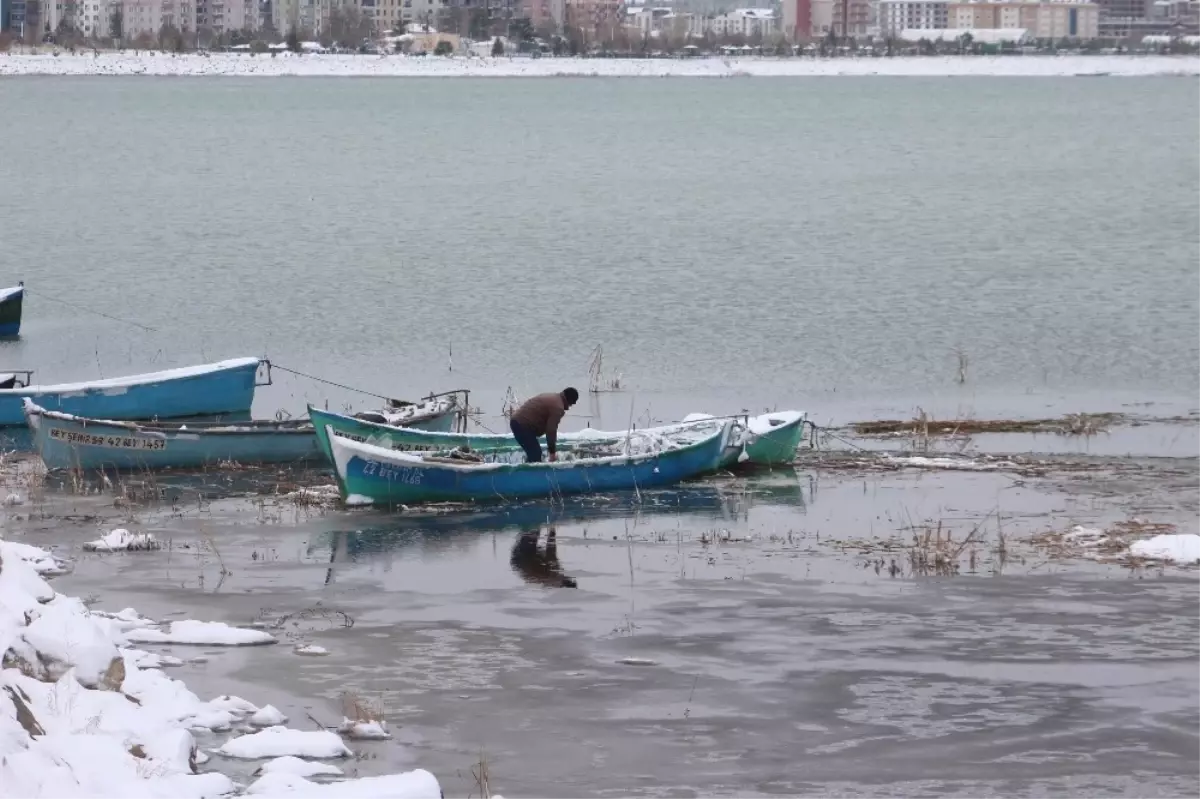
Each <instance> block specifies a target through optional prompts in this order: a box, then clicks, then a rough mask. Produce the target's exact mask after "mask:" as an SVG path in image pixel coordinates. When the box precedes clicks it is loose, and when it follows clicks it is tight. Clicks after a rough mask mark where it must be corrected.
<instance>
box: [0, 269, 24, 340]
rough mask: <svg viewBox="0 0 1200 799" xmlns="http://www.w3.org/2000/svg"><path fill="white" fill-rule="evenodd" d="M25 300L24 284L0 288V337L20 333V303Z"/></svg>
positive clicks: (14, 336)
mask: <svg viewBox="0 0 1200 799" xmlns="http://www.w3.org/2000/svg"><path fill="white" fill-rule="evenodd" d="M24 301H25V284H24V283H21V284H19V285H16V286H13V287H12V288H8V289H0V338H16V337H17V336H19V335H21V304H22V303H23V302H24Z"/></svg>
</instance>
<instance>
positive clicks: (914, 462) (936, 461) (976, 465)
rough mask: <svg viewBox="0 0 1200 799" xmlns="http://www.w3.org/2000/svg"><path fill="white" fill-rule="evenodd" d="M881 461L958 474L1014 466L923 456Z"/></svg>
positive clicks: (885, 458) (885, 457)
mask: <svg viewBox="0 0 1200 799" xmlns="http://www.w3.org/2000/svg"><path fill="white" fill-rule="evenodd" d="M881 460H882V462H883V463H885V464H890V465H893V466H901V467H902V466H908V467H911V468H914V469H946V470H948V471H959V472H994V471H996V470H997V469H1000V468H1012V467H1014V466H1015V465H1016V464H1013V463H1011V462H1009V461H998V462H995V463H983V462H981V461H977V460H972V459H971V458H948V457H945V458H929V457H926V456H924V455H884V456H883V458H881Z"/></svg>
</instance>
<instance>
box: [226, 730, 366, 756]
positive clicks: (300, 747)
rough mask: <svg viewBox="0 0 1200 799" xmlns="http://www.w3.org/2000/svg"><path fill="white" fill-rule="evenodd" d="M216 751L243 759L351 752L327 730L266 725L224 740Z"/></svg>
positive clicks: (347, 753) (330, 754)
mask: <svg viewBox="0 0 1200 799" xmlns="http://www.w3.org/2000/svg"><path fill="white" fill-rule="evenodd" d="M217 754H220V755H225V756H226V757H236V758H242V759H245V760H257V759H259V758H266V757H283V756H284V755H295V756H296V757H350V755H351V754H353V753H352V752H351V751H350V750H349V749H348V748H347V747H346V745H345V744H344V743H342V739H341V738H339V737H338V736H337V734H336V733H332V732H329V731H328V730H303V731H302V730H289V729H287V728H286V727H268V728H267V729H265V730H262V731H261V732H252V733H250V734H249V735H243V736H241V737H239V738H233V739H231V740H229V741H226V742H225V744H224V745H223V746H222V747H221V748H220V749H218V750H217Z"/></svg>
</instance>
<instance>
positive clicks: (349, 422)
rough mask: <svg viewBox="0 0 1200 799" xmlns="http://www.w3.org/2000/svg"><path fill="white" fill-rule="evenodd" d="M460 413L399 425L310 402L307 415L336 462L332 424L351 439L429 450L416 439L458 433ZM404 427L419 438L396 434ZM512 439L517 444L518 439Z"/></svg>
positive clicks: (320, 443) (323, 447)
mask: <svg viewBox="0 0 1200 799" xmlns="http://www.w3.org/2000/svg"><path fill="white" fill-rule="evenodd" d="M458 413H459V411H458V409H457V407H452V408H450V409H449V410H447V411H446V412H445V413H441V414H438V415H437V416H435V417H431V418H426V419H421V420H418V421H416V422H412V423H411V426H410V425H405V426H404V427H396V426H394V425H388V424H380V423H378V422H368V421H366V420H364V419H358V418H355V417H353V416H346V415H345V414H341V413H333V412H332V411H323V410H321V409H320V408H316V407H314V406H312V405H309V406H308V418H309V419H312V422H313V427H314V428H315V429H316V436H317V445H318V446H319V447H320V449H321V452H323V453H324V454H325V457H326V458H328V459H329V462H330V464H332V463H333V451H332V450H331V449H330V447H329V433H328V432H327V429H328V428H332V429H333V430H334V431H335V432H336V433H337V435H340V436H343V437H345V438H349V439H351V440H352V441H367V442H370V443H372V444H376V445H377V446H380V447H385V448H387V449H400V450H413V451H416V450H427V449H430V447H425V446H419V445H418V443H416V442H420V441H424V438H423V436H425V435H431V436H434V437H435V438H440V437H442V436H454V435H457V434H455V433H451V432H450V431H451V430H452V429H454V423H455V422H456V421H458ZM401 431H403V433H405V434H406V435H407V434H411V435H413V436H415V437H416V442H412V441H409V440H408V439H407V438H402V437H401V436H398V435H396V433H398V432H401ZM513 443H514V444H515V443H516V442H513Z"/></svg>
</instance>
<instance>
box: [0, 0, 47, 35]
mask: <svg viewBox="0 0 1200 799" xmlns="http://www.w3.org/2000/svg"><path fill="white" fill-rule="evenodd" d="M4 2H5V6H4V7H5V9H6V13H7V16H6V18H5V19H4V21H3V25H4V27H3V30H6V31H9V32H10V33H12V34H13V36H16V37H17V38H19V39H22V40H24V41H30V40H31V39H32V38H33V37H37V36H40V35H41V34H40V31H41V28H42V23H41V19H42V15H41V2H40V0H4Z"/></svg>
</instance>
